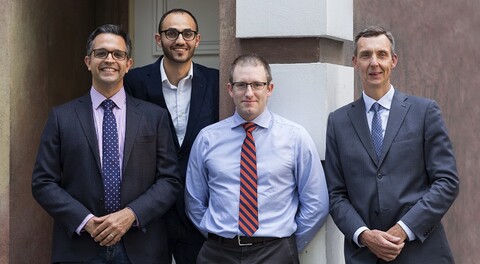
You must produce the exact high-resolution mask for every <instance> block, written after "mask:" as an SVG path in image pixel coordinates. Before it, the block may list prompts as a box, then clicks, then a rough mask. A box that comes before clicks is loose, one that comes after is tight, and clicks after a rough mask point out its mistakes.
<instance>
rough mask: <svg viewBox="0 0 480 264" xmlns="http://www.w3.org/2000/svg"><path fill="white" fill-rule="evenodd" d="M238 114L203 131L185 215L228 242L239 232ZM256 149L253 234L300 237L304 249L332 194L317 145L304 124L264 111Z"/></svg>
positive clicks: (241, 136) (195, 148)
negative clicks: (256, 223)
mask: <svg viewBox="0 0 480 264" xmlns="http://www.w3.org/2000/svg"><path fill="white" fill-rule="evenodd" d="M244 122H245V120H243V119H242V118H241V117H240V116H239V115H238V113H235V114H234V115H233V116H232V117H229V118H227V119H225V120H222V121H220V122H218V123H215V124H213V125H210V126H208V127H206V128H204V129H203V130H202V131H201V132H200V133H199V135H198V137H197V139H196V140H195V143H194V144H193V147H192V152H191V154H190V160H189V164H188V169H187V178H186V192H185V203H186V211H187V215H188V216H189V217H190V219H191V220H192V222H193V223H194V224H195V226H196V227H197V228H198V229H199V230H200V231H201V232H202V233H203V234H204V235H206V234H207V233H213V234H216V235H219V236H222V237H226V238H233V237H234V236H236V235H242V233H241V232H240V231H239V229H238V210H239V209H238V207H239V195H240V194H239V193H240V151H241V145H242V143H243V140H244V138H245V130H244V129H243V127H242V126H241V124H242V123H244ZM253 122H254V123H256V124H257V125H258V127H257V128H256V129H255V130H254V131H253V137H254V138H255V144H256V150H257V174H258V214H259V229H258V230H257V231H256V232H255V233H254V235H253V236H259V237H289V236H291V235H292V234H294V235H295V236H296V241H297V247H298V249H299V250H301V249H303V248H304V247H305V246H306V245H307V243H308V242H309V241H310V240H311V239H312V238H313V236H314V235H315V234H316V233H317V231H318V230H319V229H320V227H321V226H322V225H323V223H324V222H325V219H326V217H327V215H328V210H329V208H328V206H329V201H328V191H327V187H326V182H325V175H324V172H323V168H322V165H321V162H320V158H319V156H318V153H317V150H316V148H315V144H314V142H313V140H312V138H311V137H310V135H309V134H308V133H307V131H306V130H305V129H304V128H303V127H302V126H300V125H298V124H295V123H293V122H291V121H289V120H286V119H285V118H282V117H280V116H278V115H275V114H273V113H271V112H270V111H268V110H267V109H265V111H264V112H263V113H262V114H261V115H260V116H258V117H257V118H256V119H254V120H253Z"/></svg>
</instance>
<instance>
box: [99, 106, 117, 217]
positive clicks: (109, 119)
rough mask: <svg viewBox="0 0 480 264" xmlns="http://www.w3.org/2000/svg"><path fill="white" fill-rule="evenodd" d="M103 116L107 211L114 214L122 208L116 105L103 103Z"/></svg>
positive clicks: (103, 164) (104, 177)
mask: <svg viewBox="0 0 480 264" xmlns="http://www.w3.org/2000/svg"><path fill="white" fill-rule="evenodd" d="M102 107H103V109H104V114H103V125H102V129H103V130H102V131H103V132H102V134H103V139H102V140H103V152H102V153H103V156H102V172H103V185H104V188H105V193H104V196H105V209H106V211H107V213H113V212H116V211H118V209H119V208H120V155H119V152H118V133H117V121H116V120H115V116H114V115H113V112H112V109H113V108H114V107H115V103H114V102H113V101H112V100H110V99H107V100H105V101H103V102H102Z"/></svg>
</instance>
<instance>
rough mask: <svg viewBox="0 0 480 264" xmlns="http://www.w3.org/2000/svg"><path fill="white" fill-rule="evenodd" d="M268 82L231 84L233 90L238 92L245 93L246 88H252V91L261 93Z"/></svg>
mask: <svg viewBox="0 0 480 264" xmlns="http://www.w3.org/2000/svg"><path fill="white" fill-rule="evenodd" d="M267 84H268V82H251V83H246V82H234V83H232V85H233V88H234V89H235V90H237V91H239V92H245V91H247V89H248V86H250V87H252V90H253V91H261V90H263V89H264V88H265V86H267Z"/></svg>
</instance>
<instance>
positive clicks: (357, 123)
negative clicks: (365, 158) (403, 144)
mask: <svg viewBox="0 0 480 264" xmlns="http://www.w3.org/2000/svg"><path fill="white" fill-rule="evenodd" d="M348 116H349V118H350V122H352V125H353V128H354V129H355V131H356V132H357V135H358V137H359V138H360V141H361V142H362V144H363V147H364V148H365V149H366V150H367V152H368V155H369V156H370V158H371V159H372V160H373V161H374V162H375V163H377V162H378V161H377V155H376V154H375V148H374V147H373V142H372V135H371V134H370V129H369V128H368V121H367V115H366V110H365V103H364V101H363V97H360V98H359V99H357V100H356V101H355V102H353V103H352V108H351V109H350V110H349V111H348Z"/></svg>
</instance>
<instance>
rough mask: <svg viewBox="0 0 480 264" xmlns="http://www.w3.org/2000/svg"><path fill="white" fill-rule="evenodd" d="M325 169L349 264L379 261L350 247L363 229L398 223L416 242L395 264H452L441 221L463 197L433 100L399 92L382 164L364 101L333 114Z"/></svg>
mask: <svg viewBox="0 0 480 264" xmlns="http://www.w3.org/2000/svg"><path fill="white" fill-rule="evenodd" d="M325 169H326V171H325V174H326V177H327V184H328V190H329V194H330V208H331V209H330V214H331V216H332V218H333V220H334V221H335V223H336V224H337V226H338V227H339V229H340V230H341V231H342V232H343V233H344V234H345V248H344V250H345V259H346V263H364V264H367V263H372V264H373V263H377V258H376V256H375V255H374V254H372V253H371V252H370V251H369V250H368V248H366V247H362V248H359V247H358V246H357V245H356V244H355V243H354V242H353V241H352V238H353V235H354V232H355V231H356V230H357V229H358V228H360V227H361V226H366V227H368V228H369V229H378V230H383V231H387V230H388V229H389V228H390V227H392V226H394V225H395V224H396V223H397V221H399V220H402V221H403V222H404V223H405V224H406V225H407V226H408V227H409V228H410V229H411V230H412V231H413V233H414V234H415V236H416V240H414V241H411V242H406V244H405V247H404V248H403V251H402V253H400V255H399V256H398V257H397V259H396V260H395V261H393V262H389V263H408V264H412V263H435V264H439V263H453V258H452V254H451V251H450V249H449V245H448V242H447V239H446V235H445V232H444V229H443V227H442V224H441V222H440V221H441V219H442V217H443V215H444V214H445V213H446V212H447V210H448V209H449V208H450V206H451V205H452V203H453V201H454V200H455V198H456V196H457V195H458V185H459V180H458V177H457V171H456V165H455V158H454V154H453V150H452V145H451V143H450V139H449V137H448V134H447V130H446V127H445V124H444V121H443V119H442V117H441V113H440V109H439V107H438V105H437V103H436V102H435V101H433V100H429V99H425V98H420V97H414V96H407V95H405V94H403V93H401V92H398V91H395V94H394V96H393V101H392V106H391V109H390V115H389V119H388V123H387V128H386V131H385V137H384V141H383V145H382V152H381V156H380V160H379V161H377V158H376V155H375V151H374V147H373V142H372V139H371V134H370V129H369V127H368V123H367V117H366V110H365V103H364V100H363V98H360V99H358V100H356V101H355V102H353V103H351V104H348V105H346V106H344V107H342V108H340V109H338V110H336V111H335V112H333V113H331V114H330V116H329V118H328V127H327V150H326V157H325Z"/></svg>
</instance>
